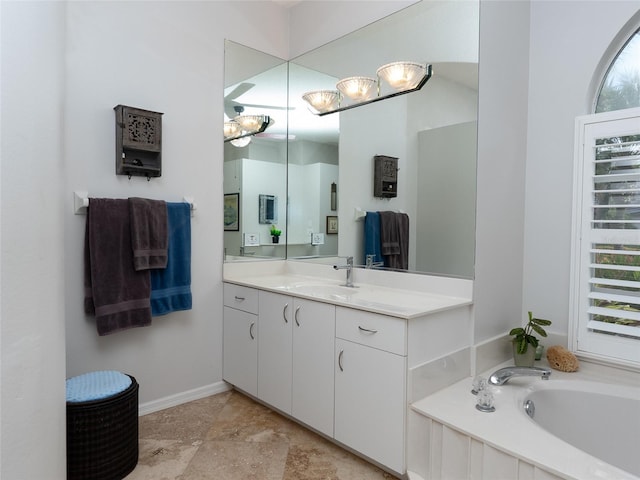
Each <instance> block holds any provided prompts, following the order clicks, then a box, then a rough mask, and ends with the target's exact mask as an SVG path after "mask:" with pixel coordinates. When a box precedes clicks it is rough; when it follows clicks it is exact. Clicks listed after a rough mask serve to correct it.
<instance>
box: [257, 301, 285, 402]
mask: <svg viewBox="0 0 640 480" xmlns="http://www.w3.org/2000/svg"><path fill="white" fill-rule="evenodd" d="M258 303H259V307H258V308H259V310H258V311H259V314H258V315H259V318H260V333H259V338H258V344H259V348H258V398H259V399H260V400H262V401H264V402H266V403H268V404H269V405H272V406H273V407H275V408H277V409H279V410H281V411H283V412H285V413H288V414H291V341H292V338H291V336H292V329H291V324H292V320H293V297H289V296H286V295H280V294H277V293H271V292H263V291H260V293H259V298H258Z"/></svg>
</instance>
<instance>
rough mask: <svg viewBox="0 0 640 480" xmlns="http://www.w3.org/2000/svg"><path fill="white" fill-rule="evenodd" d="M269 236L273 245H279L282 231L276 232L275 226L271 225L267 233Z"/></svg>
mask: <svg viewBox="0 0 640 480" xmlns="http://www.w3.org/2000/svg"><path fill="white" fill-rule="evenodd" d="M269 233H270V234H271V241H272V242H273V243H280V235H282V230H278V228H277V227H276V226H275V225H271V230H270V231H269Z"/></svg>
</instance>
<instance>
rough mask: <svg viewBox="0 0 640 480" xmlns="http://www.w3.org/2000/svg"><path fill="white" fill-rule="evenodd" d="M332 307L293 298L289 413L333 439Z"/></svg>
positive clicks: (333, 335) (333, 332) (333, 323)
mask: <svg viewBox="0 0 640 480" xmlns="http://www.w3.org/2000/svg"><path fill="white" fill-rule="evenodd" d="M334 344H335V307H334V306H333V305H329V304H327V303H321V302H314V301H309V300H301V299H298V298H296V299H294V314H293V391H292V414H293V416H294V417H295V418H297V419H298V420H300V421H302V422H304V423H306V424H307V425H309V426H311V427H312V428H315V429H316V430H319V431H320V432H322V433H324V434H326V435H329V436H331V437H332V436H333V402H334V396H333V393H334V367H333V363H334Z"/></svg>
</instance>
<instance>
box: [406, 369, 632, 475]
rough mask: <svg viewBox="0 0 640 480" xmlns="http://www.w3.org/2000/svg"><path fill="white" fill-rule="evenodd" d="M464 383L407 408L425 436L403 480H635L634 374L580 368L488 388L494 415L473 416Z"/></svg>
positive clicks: (472, 400) (471, 398)
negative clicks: (531, 410) (528, 405)
mask: <svg viewBox="0 0 640 480" xmlns="http://www.w3.org/2000/svg"><path fill="white" fill-rule="evenodd" d="M611 372H613V374H612V373H611ZM485 373H486V374H487V376H488V374H490V373H491V372H485ZM616 376H617V378H616ZM471 383H472V379H470V378H468V379H465V380H462V381H460V382H458V383H456V384H454V385H452V386H450V387H448V388H445V389H444V390H441V391H439V392H437V393H435V394H433V395H430V396H428V397H426V398H424V399H422V400H419V401H417V402H415V403H414V404H413V405H412V409H413V411H414V412H417V413H419V414H420V415H421V416H422V417H421V418H423V420H422V428H423V429H424V432H425V433H424V434H423V440H422V441H419V442H418V443H422V445H421V448H422V450H423V451H422V452H416V450H415V449H413V450H412V449H411V448H410V450H409V451H410V452H411V451H413V454H412V455H410V457H409V459H408V468H409V470H410V471H412V472H415V473H417V475H413V476H411V477H410V478H424V479H431V478H442V479H448V478H456V480H460V479H463V478H482V479H490V480H497V479H505V480H507V479H508V480H515V479H530V478H545V479H547V478H549V479H551V478H553V479H556V478H558V479H573V480H605V479H606V480H622V479H624V480H640V451H639V450H638V446H639V445H640V374H638V373H631V372H619V371H617V370H615V369H607V368H606V367H600V366H597V365H589V364H583V365H581V370H580V372H577V373H563V372H558V371H555V370H554V371H553V373H552V374H551V379H550V380H548V381H543V380H541V379H539V378H537V377H520V378H513V379H511V380H509V382H508V383H506V384H505V385H502V386H499V387H496V386H494V387H491V388H492V389H493V391H494V394H495V408H496V411H495V412H493V413H484V412H479V411H478V410H476V408H475V403H476V397H475V396H474V395H472V394H471V393H470V390H471ZM526 400H533V402H534V405H535V410H536V413H535V415H534V419H531V418H529V416H528V415H527V414H526V412H525V410H524V403H525V401H526ZM605 405H606V408H605ZM418 423H419V422H418ZM416 438H420V435H417V436H416ZM424 450H426V451H424ZM422 459H428V460H422Z"/></svg>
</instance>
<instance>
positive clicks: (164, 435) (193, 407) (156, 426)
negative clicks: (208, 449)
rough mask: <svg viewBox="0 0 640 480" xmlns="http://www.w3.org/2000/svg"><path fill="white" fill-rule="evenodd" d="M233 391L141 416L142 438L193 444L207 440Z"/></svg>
mask: <svg viewBox="0 0 640 480" xmlns="http://www.w3.org/2000/svg"><path fill="white" fill-rule="evenodd" d="M231 395H232V392H230V391H229V392H224V393H220V394H218V395H212V396H210V397H206V398H201V399H200V400H194V401H192V402H189V403H185V404H182V405H178V406H176V407H171V408H167V409H165V410H161V411H159V412H155V413H150V414H149V415H144V416H142V417H140V421H139V424H138V425H139V428H140V438H155V439H173V440H182V441H183V442H185V443H192V442H195V441H197V440H204V437H205V435H206V433H207V431H208V430H209V429H210V428H211V425H212V424H213V421H214V419H215V418H216V416H217V415H218V413H220V411H221V410H222V409H223V408H224V406H225V405H226V403H227V400H228V399H229V397H230V396H231Z"/></svg>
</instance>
